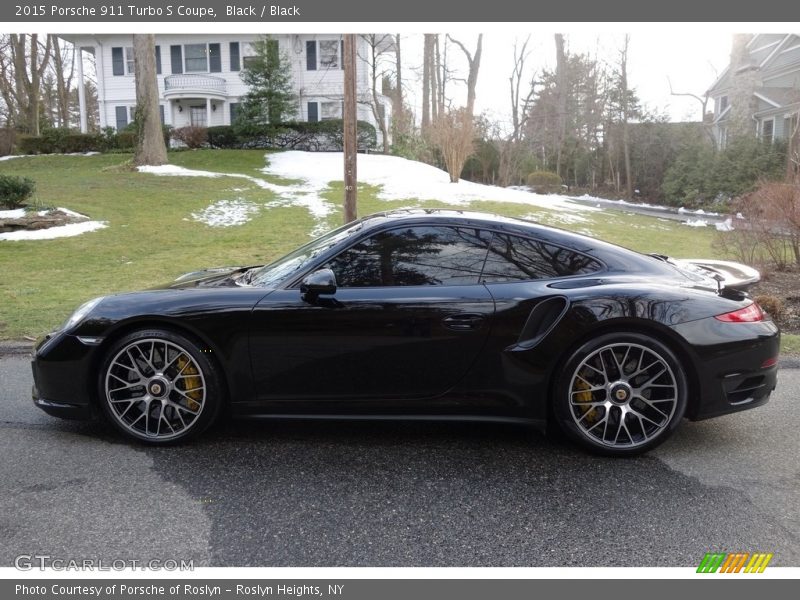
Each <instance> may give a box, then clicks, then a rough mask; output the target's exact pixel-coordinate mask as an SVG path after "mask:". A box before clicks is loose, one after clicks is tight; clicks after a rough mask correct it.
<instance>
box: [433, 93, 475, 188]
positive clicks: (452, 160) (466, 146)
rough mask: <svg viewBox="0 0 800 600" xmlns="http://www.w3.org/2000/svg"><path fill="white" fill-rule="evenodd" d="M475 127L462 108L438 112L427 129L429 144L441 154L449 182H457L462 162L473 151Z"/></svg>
mask: <svg viewBox="0 0 800 600" xmlns="http://www.w3.org/2000/svg"><path fill="white" fill-rule="evenodd" d="M474 133H475V127H474V125H473V123H472V117H471V116H470V114H469V112H467V110H466V109H464V108H456V109H450V110H447V111H445V112H443V113H441V114H439V115H438V116H437V118H436V120H435V121H434V122H433V123H432V124H431V126H430V128H429V130H428V137H429V139H430V141H431V144H432V145H433V146H434V147H436V148H437V149H438V150H439V152H441V154H442V159H443V160H444V164H445V166H446V167H447V172H448V173H449V174H450V183H458V180H459V178H460V177H461V171H462V170H463V169H464V164H465V163H466V162H467V159H468V158H469V157H470V155H471V154H472V152H473V149H474V140H473V136H474Z"/></svg>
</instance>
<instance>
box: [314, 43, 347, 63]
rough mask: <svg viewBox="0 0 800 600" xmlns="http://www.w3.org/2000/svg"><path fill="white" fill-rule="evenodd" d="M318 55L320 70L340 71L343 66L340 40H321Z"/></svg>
mask: <svg viewBox="0 0 800 600" xmlns="http://www.w3.org/2000/svg"><path fill="white" fill-rule="evenodd" d="M317 55H318V56H319V68H320V69H338V68H339V66H340V64H341V61H340V56H339V40H320V41H319V52H318V53H317Z"/></svg>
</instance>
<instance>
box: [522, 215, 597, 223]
mask: <svg viewBox="0 0 800 600" xmlns="http://www.w3.org/2000/svg"><path fill="white" fill-rule="evenodd" d="M523 219H528V220H530V221H538V220H539V219H541V215H537V214H536V213H531V214H529V215H525V216H524V217H523ZM548 220H549V221H551V222H553V221H554V222H557V223H564V224H570V225H571V224H573V223H588V222H589V219H587V218H586V217H583V216H581V215H576V214H572V213H566V212H560V213H556V214H554V215H548Z"/></svg>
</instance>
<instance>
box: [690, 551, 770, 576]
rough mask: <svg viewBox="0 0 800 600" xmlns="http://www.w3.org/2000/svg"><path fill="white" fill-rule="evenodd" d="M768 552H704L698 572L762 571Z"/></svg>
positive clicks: (767, 559)
mask: <svg viewBox="0 0 800 600" xmlns="http://www.w3.org/2000/svg"><path fill="white" fill-rule="evenodd" d="M772 556H773V555H772V553H771V552H769V553H767V552H753V553H750V552H729V553H726V552H706V555H705V556H704V557H703V560H701V561H700V566H699V567H697V572H698V573H763V572H764V569H766V568H767V565H768V564H769V561H771V560H772Z"/></svg>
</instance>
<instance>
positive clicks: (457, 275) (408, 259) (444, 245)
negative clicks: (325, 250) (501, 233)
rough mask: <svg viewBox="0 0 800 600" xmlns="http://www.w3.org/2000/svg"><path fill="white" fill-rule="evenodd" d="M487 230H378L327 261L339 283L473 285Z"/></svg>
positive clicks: (345, 285) (352, 285) (486, 242)
mask: <svg viewBox="0 0 800 600" xmlns="http://www.w3.org/2000/svg"><path fill="white" fill-rule="evenodd" d="M490 240H491V234H488V233H485V232H482V231H479V230H476V229H470V228H462V227H407V228H403V229H395V230H392V231H385V232H381V233H377V234H375V235H373V236H372V237H370V238H367V239H366V240H363V241H361V242H359V243H358V244H356V245H355V246H353V247H351V248H349V249H347V250H345V251H344V252H342V253H341V254H339V255H338V256H337V257H336V258H334V259H333V260H331V262H330V263H328V264H327V265H326V266H327V267H328V268H330V269H332V270H333V272H334V273H335V274H336V282H337V284H338V285H339V286H340V287H343V288H357V287H384V286H408V285H473V284H477V283H478V278H479V276H480V273H481V269H482V268H483V263H484V261H485V260H486V252H487V247H488V245H489V241H490Z"/></svg>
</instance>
